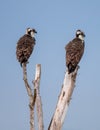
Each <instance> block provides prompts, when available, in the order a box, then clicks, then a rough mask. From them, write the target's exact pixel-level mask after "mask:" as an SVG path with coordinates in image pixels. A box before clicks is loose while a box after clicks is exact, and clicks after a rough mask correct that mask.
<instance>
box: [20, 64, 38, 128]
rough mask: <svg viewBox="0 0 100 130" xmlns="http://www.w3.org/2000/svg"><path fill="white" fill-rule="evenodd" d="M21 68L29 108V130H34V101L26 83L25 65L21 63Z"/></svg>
mask: <svg viewBox="0 0 100 130" xmlns="http://www.w3.org/2000/svg"><path fill="white" fill-rule="evenodd" d="M22 68H23V80H24V83H25V87H26V90H27V94H28V96H29V108H30V130H35V124H34V105H35V100H34V97H35V96H34V95H33V94H32V89H31V87H30V85H29V83H28V79H27V68H26V64H25V63H23V65H22Z"/></svg>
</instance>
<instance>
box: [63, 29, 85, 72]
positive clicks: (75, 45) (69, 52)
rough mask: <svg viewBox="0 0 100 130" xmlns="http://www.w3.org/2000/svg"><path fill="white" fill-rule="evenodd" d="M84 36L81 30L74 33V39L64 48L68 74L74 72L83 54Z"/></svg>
mask: <svg viewBox="0 0 100 130" xmlns="http://www.w3.org/2000/svg"><path fill="white" fill-rule="evenodd" d="M84 37H85V34H84V32H82V31H81V30H77V31H76V38H74V39H73V40H72V41H70V42H69V43H68V44H67V45H66V46H65V50H66V66H67V67H68V74H70V73H72V72H74V70H75V69H76V67H77V65H78V63H79V62H80V60H81V58H82V55H83V53H84V46H85V45H84V44H85V43H84Z"/></svg>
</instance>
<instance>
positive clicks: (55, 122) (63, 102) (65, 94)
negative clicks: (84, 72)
mask: <svg viewBox="0 0 100 130" xmlns="http://www.w3.org/2000/svg"><path fill="white" fill-rule="evenodd" d="M77 71H78V67H77V68H76V70H75V71H74V72H73V73H71V74H68V72H66V73H65V78H64V82H63V85H62V90H61V93H60V96H59V100H58V103H57V106H56V110H55V113H54V116H53V118H52V120H51V122H50V125H49V128H48V130H61V128H62V125H63V122H64V119H65V115H66V113H67V110H68V106H69V103H70V100H71V96H72V93H73V90H74V87H75V79H76V75H77Z"/></svg>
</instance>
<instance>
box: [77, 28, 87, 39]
mask: <svg viewBox="0 0 100 130" xmlns="http://www.w3.org/2000/svg"><path fill="white" fill-rule="evenodd" d="M76 37H77V38H79V39H81V40H82V41H83V40H84V37H85V34H84V32H82V31H81V30H77V31H76Z"/></svg>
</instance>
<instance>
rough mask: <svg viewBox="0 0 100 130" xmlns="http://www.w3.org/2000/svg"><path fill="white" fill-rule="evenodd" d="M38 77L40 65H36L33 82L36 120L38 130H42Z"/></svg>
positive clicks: (39, 75)
mask: <svg viewBox="0 0 100 130" xmlns="http://www.w3.org/2000/svg"><path fill="white" fill-rule="evenodd" d="M40 77H41V65H40V64H37V65H36V74H35V80H34V89H35V90H36V109H37V118H38V129H39V130H44V123H43V111H42V101H41V96H40V87H39V86H40Z"/></svg>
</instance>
